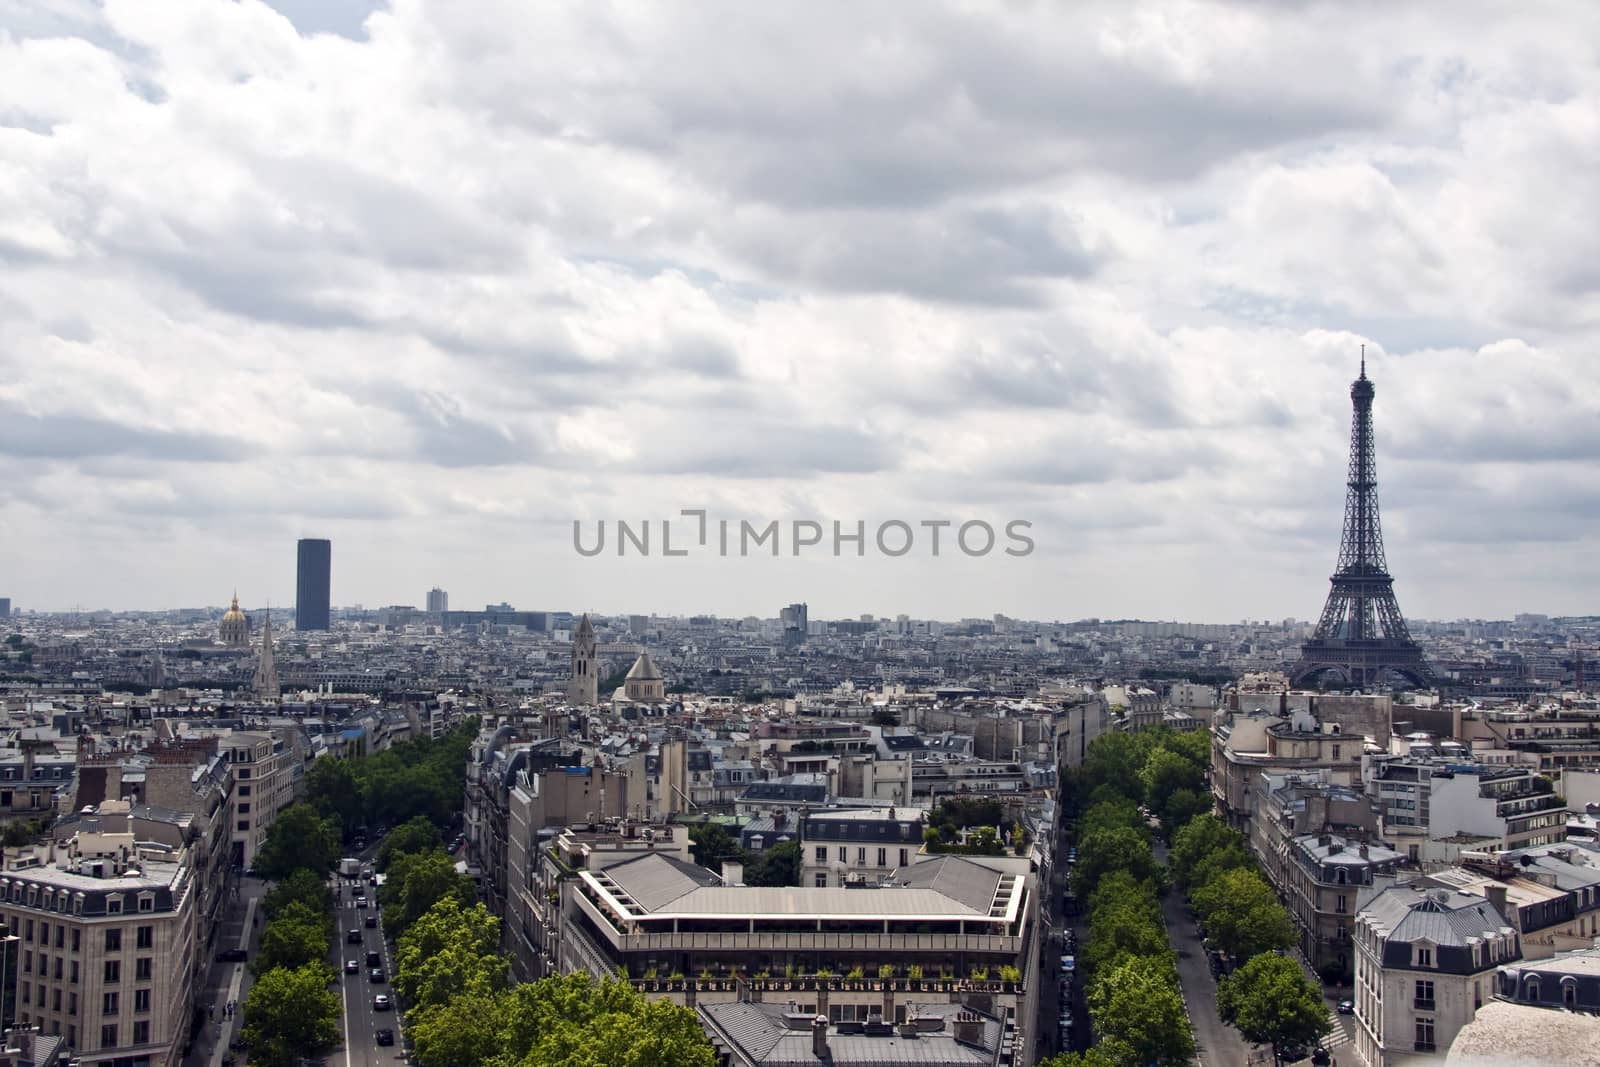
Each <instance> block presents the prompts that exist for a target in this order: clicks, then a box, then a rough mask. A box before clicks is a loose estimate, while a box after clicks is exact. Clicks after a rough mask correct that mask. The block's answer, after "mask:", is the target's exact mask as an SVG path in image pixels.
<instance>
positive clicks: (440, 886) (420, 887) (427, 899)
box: [378, 850, 477, 938]
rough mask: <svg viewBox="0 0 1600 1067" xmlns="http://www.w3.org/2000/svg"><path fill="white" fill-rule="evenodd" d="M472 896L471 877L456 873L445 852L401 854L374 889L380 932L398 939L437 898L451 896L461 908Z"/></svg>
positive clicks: (439, 899)
mask: <svg viewBox="0 0 1600 1067" xmlns="http://www.w3.org/2000/svg"><path fill="white" fill-rule="evenodd" d="M476 896H477V889H476V887H475V886H474V885H473V883H472V879H471V878H470V877H468V876H467V875H465V874H461V873H459V872H457V871H456V864H455V860H453V859H451V858H450V857H449V856H447V855H446V854H445V853H443V852H440V851H437V850H436V851H433V852H413V853H410V854H402V855H401V856H400V857H399V858H398V859H396V860H395V861H394V862H393V863H392V864H391V865H390V867H389V874H388V877H387V878H386V879H385V880H384V884H383V887H382V889H380V890H379V891H378V901H379V903H380V904H382V905H383V929H384V932H385V933H387V934H388V935H389V936H390V937H393V938H399V937H400V936H401V935H402V934H404V933H405V931H406V928H407V927H409V926H410V925H411V924H412V923H414V922H416V921H417V919H419V918H421V917H422V916H423V915H425V914H427V912H428V909H430V908H432V907H433V906H434V905H435V904H437V903H439V901H441V900H444V899H445V898H447V897H453V898H454V899H455V900H456V902H457V903H459V904H460V905H461V906H462V907H463V908H470V907H471V906H472V904H473V902H474V899H475V898H476Z"/></svg>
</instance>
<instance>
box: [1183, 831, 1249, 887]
mask: <svg viewBox="0 0 1600 1067" xmlns="http://www.w3.org/2000/svg"><path fill="white" fill-rule="evenodd" d="M1255 869H1256V860H1255V857H1254V856H1252V855H1250V853H1249V851H1248V850H1247V849H1246V848H1245V845H1244V843H1243V841H1242V840H1241V841H1235V842H1231V843H1230V844H1229V845H1228V846H1227V847H1226V848H1219V849H1217V850H1216V851H1215V852H1211V853H1208V854H1207V855H1205V856H1203V857H1201V859H1200V862H1199V863H1197V864H1195V865H1194V870H1192V871H1190V872H1189V892H1190V894H1191V895H1192V894H1193V893H1194V890H1195V888H1196V887H1198V886H1203V885H1206V884H1207V883H1210V882H1214V881H1216V880H1217V877H1218V876H1219V875H1223V874H1226V873H1227V872H1229V871H1254V870H1255Z"/></svg>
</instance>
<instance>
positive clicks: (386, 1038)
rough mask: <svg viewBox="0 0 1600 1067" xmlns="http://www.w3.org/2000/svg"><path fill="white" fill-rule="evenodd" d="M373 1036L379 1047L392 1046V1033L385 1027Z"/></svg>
mask: <svg viewBox="0 0 1600 1067" xmlns="http://www.w3.org/2000/svg"><path fill="white" fill-rule="evenodd" d="M374 1036H375V1037H377V1039H378V1044H380V1045H392V1044H394V1031H393V1030H391V1029H389V1028H388V1027H387V1026H385V1027H384V1028H382V1029H381V1030H379V1031H377V1033H376V1034H375V1035H374Z"/></svg>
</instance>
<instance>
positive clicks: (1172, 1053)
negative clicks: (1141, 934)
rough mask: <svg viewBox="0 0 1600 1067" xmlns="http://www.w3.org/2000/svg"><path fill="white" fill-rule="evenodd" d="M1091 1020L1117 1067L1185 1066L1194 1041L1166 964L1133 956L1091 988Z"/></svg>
mask: <svg viewBox="0 0 1600 1067" xmlns="http://www.w3.org/2000/svg"><path fill="white" fill-rule="evenodd" d="M1088 1001H1089V1017H1090V1018H1091V1019H1092V1020H1093V1021H1094V1028H1095V1033H1097V1034H1098V1035H1100V1040H1101V1044H1100V1047H1101V1049H1102V1050H1103V1051H1104V1052H1106V1053H1107V1054H1108V1056H1109V1058H1110V1059H1111V1061H1112V1062H1113V1063H1115V1064H1117V1067H1146V1065H1148V1064H1155V1065H1157V1067H1187V1065H1188V1064H1189V1063H1190V1062H1191V1061H1192V1060H1193V1059H1194V1036H1193V1035H1192V1034H1191V1033H1190V1032H1189V1017H1188V1015H1187V1014H1185V1012H1184V1010H1183V998H1182V997H1181V996H1180V995H1179V993H1178V983H1177V977H1176V975H1175V973H1174V972H1173V968H1172V964H1171V962H1170V961H1169V960H1166V959H1152V958H1149V957H1145V956H1129V957H1127V958H1125V959H1124V960H1123V961H1122V962H1121V963H1118V964H1115V965H1113V966H1112V967H1110V968H1108V969H1107V970H1106V971H1104V972H1102V973H1101V974H1099V975H1097V976H1096V977H1095V979H1094V981H1093V982H1091V983H1090V985H1089V993H1088Z"/></svg>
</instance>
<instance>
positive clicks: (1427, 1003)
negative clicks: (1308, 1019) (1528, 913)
mask: <svg viewBox="0 0 1600 1067" xmlns="http://www.w3.org/2000/svg"><path fill="white" fill-rule="evenodd" d="M1355 926H1356V932H1355V947H1356V969H1355V996H1354V997H1353V998H1352V999H1353V1000H1354V1001H1355V1017H1356V1053H1357V1054H1358V1055H1359V1056H1360V1057H1361V1061H1362V1063H1363V1064H1365V1065H1367V1067H1391V1065H1394V1064H1406V1063H1413V1062H1436V1061H1437V1054H1438V1053H1441V1052H1443V1051H1445V1050H1446V1049H1448V1048H1449V1047H1450V1043H1451V1042H1452V1041H1454V1040H1455V1038H1456V1034H1457V1033H1459V1032H1460V1030H1461V1028H1462V1027H1464V1026H1466V1025H1467V1024H1468V1023H1470V1022H1471V1021H1472V1019H1473V1016H1474V1015H1475V1014H1476V1012H1477V1010H1478V1009H1479V1008H1481V1007H1482V1006H1483V1005H1484V1002H1485V1001H1487V1000H1489V999H1490V998H1492V997H1493V996H1494V990H1495V981H1496V979H1495V972H1496V970H1497V969H1498V968H1499V967H1501V966H1503V965H1505V964H1508V963H1512V962H1514V961H1517V960H1520V959H1521V958H1522V948H1521V943H1520V939H1519V937H1518V935H1517V932H1516V931H1515V930H1514V929H1512V927H1511V925H1510V924H1509V923H1508V922H1507V921H1506V919H1505V918H1504V916H1503V915H1502V913H1501V912H1500V911H1499V910H1498V909H1497V908H1496V906H1495V904H1494V903H1493V902H1492V901H1490V900H1488V899H1486V898H1484V897H1481V896H1472V895H1469V894H1465V893H1458V892H1455V891H1453V890H1450V889H1442V888H1433V887H1428V886H1425V885H1422V884H1420V883H1409V884H1405V885H1386V886H1382V887H1378V888H1376V889H1375V890H1369V891H1368V892H1367V893H1365V894H1363V896H1362V899H1361V902H1360V910H1359V913H1358V914H1357V916H1356V924H1355Z"/></svg>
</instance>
